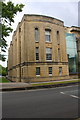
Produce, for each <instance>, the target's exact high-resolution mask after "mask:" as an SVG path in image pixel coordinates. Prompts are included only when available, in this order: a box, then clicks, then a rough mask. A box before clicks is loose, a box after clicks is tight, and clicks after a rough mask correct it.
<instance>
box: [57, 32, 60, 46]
mask: <svg viewBox="0 0 80 120" xmlns="http://www.w3.org/2000/svg"><path fill="white" fill-rule="evenodd" d="M57 43H58V44H60V35H59V31H57Z"/></svg>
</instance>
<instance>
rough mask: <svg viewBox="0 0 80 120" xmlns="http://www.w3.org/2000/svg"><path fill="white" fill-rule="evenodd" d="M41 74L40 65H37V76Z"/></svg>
mask: <svg viewBox="0 0 80 120" xmlns="http://www.w3.org/2000/svg"><path fill="white" fill-rule="evenodd" d="M38 75H39V76H40V67H36V76H38Z"/></svg>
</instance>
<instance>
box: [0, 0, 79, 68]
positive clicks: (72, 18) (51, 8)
mask: <svg viewBox="0 0 80 120" xmlns="http://www.w3.org/2000/svg"><path fill="white" fill-rule="evenodd" d="M6 1H8V0H6ZM11 1H12V2H14V3H15V4H17V3H23V4H24V5H25V7H24V8H23V11H22V12H21V13H18V14H17V16H15V23H14V24H12V27H13V30H16V27H17V25H18V22H20V21H21V19H22V17H23V15H24V14H39V15H47V16H51V17H54V18H57V19H60V20H62V21H64V25H65V26H69V27H70V26H78V1H79V0H56V2H55V0H11ZM12 34H13V32H12V33H11V34H10V37H7V40H8V47H9V45H10V41H11V40H12ZM6 55H8V52H6ZM6 61H7V60H6ZM0 64H2V65H3V66H5V67H6V66H7V62H3V63H2V62H0Z"/></svg>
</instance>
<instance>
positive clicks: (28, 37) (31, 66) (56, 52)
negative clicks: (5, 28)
mask: <svg viewBox="0 0 80 120" xmlns="http://www.w3.org/2000/svg"><path fill="white" fill-rule="evenodd" d="M8 53H9V54H8V78H9V79H10V80H12V81H17V82H35V81H51V80H57V79H59V80H60V79H68V77H69V70H68V58H67V51H66V39H65V27H64V22H63V21H61V20H58V19H55V18H52V17H48V16H43V15H29V14H25V15H24V16H23V18H22V21H21V22H20V23H19V24H18V26H17V29H16V31H15V32H14V34H13V37H12V41H11V44H10V48H9V52H8Z"/></svg>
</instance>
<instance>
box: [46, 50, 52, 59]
mask: <svg viewBox="0 0 80 120" xmlns="http://www.w3.org/2000/svg"><path fill="white" fill-rule="evenodd" d="M46 60H52V48H46Z"/></svg>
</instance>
